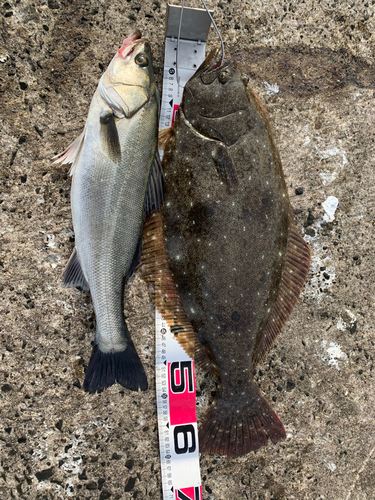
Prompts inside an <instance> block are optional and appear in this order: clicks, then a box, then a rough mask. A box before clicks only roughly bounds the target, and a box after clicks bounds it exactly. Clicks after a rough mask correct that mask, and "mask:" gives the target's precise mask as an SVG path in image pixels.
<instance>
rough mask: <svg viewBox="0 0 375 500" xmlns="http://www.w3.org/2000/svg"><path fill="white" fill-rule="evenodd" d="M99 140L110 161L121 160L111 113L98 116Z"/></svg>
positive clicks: (118, 142) (114, 123)
mask: <svg viewBox="0 0 375 500" xmlns="http://www.w3.org/2000/svg"><path fill="white" fill-rule="evenodd" d="M100 140H101V143H102V147H103V149H104V151H106V153H107V155H108V156H109V158H111V160H113V161H118V160H120V158H121V146H120V141H119V138H118V132H117V127H116V122H115V116H114V114H113V113H112V111H110V110H108V111H104V112H103V113H102V114H101V115H100Z"/></svg>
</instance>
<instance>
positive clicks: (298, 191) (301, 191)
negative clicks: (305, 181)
mask: <svg viewBox="0 0 375 500" xmlns="http://www.w3.org/2000/svg"><path fill="white" fill-rule="evenodd" d="M303 192H304V189H303V187H299V188H297V189H296V190H295V193H296V195H297V196H300V195H301V194H303Z"/></svg>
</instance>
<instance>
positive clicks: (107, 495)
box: [99, 490, 112, 500]
mask: <svg viewBox="0 0 375 500" xmlns="http://www.w3.org/2000/svg"><path fill="white" fill-rule="evenodd" d="M111 496H112V493H111V492H110V491H108V490H103V491H102V492H101V493H100V496H99V500H106V499H107V498H110V497H111Z"/></svg>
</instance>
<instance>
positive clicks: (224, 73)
mask: <svg viewBox="0 0 375 500" xmlns="http://www.w3.org/2000/svg"><path fill="white" fill-rule="evenodd" d="M229 79H230V74H229V72H228V71H221V72H220V73H219V82H220V83H227V81H228V80H229Z"/></svg>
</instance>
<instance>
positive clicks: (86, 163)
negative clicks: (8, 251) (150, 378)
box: [57, 30, 162, 392]
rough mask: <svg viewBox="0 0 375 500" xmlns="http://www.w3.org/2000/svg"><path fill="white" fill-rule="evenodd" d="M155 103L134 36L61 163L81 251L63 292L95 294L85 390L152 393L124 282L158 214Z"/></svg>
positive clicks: (147, 51) (142, 49) (144, 46)
mask: <svg viewBox="0 0 375 500" xmlns="http://www.w3.org/2000/svg"><path fill="white" fill-rule="evenodd" d="M157 115H158V103H157V96H156V87H155V81H154V75H153V68H152V56H151V48H150V46H149V43H148V42H147V40H144V39H142V38H141V33H140V32H139V31H138V30H136V31H135V32H134V33H132V34H131V35H130V36H129V37H128V38H127V39H125V40H124V43H123V46H122V47H121V48H120V50H119V51H118V52H117V54H116V55H115V57H114V58H113V59H112V61H111V63H110V65H109V67H108V68H107V70H106V72H105V73H104V74H103V76H102V78H101V79H100V82H99V85H98V89H97V90H96V92H95V94H94V97H93V99H92V102H91V105H90V110H89V114H88V117H87V121H86V125H85V130H84V131H83V133H82V134H81V136H80V137H79V138H77V139H76V141H74V142H73V144H72V145H71V146H70V148H68V150H66V151H65V152H64V153H63V154H62V155H61V156H60V158H59V159H58V160H57V161H58V162H60V163H72V169H71V174H72V175H73V182H72V192H71V204H72V216H73V226H74V232H75V242H76V246H75V249H74V252H73V254H72V256H71V258H70V259H69V261H68V264H67V266H66V268H65V274H64V285H65V286H80V287H81V288H83V289H85V290H88V289H89V290H90V292H91V297H92V301H93V306H94V310H95V315H96V333H95V343H94V348H93V351H92V355H91V359H90V363H89V366H88V368H87V371H86V376H85V381H84V385H83V387H84V389H85V390H86V391H90V392H96V391H98V392H100V391H102V390H103V389H105V388H106V387H109V386H110V385H112V384H113V383H115V382H116V381H117V382H119V383H120V384H121V385H123V386H124V387H127V388H129V389H131V390H138V389H139V388H140V389H141V390H145V389H147V378H146V374H145V372H144V369H143V366H142V363H141V361H140V359H139V357H138V354H137V352H136V350H135V347H134V344H133V341H132V339H131V337H130V333H129V330H128V328H127V325H126V323H125V319H124V314H123V293H124V286H125V282H126V281H127V279H128V278H129V277H130V275H131V274H132V272H133V271H134V269H135V268H136V266H137V264H138V262H139V257H140V246H141V237H142V226H143V218H144V215H145V213H146V212H147V211H149V210H150V209H152V208H155V209H157V208H159V204H160V200H161V176H162V173H161V170H160V166H159V163H158V161H157V156H156V155H157V152H156V148H157Z"/></svg>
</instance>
